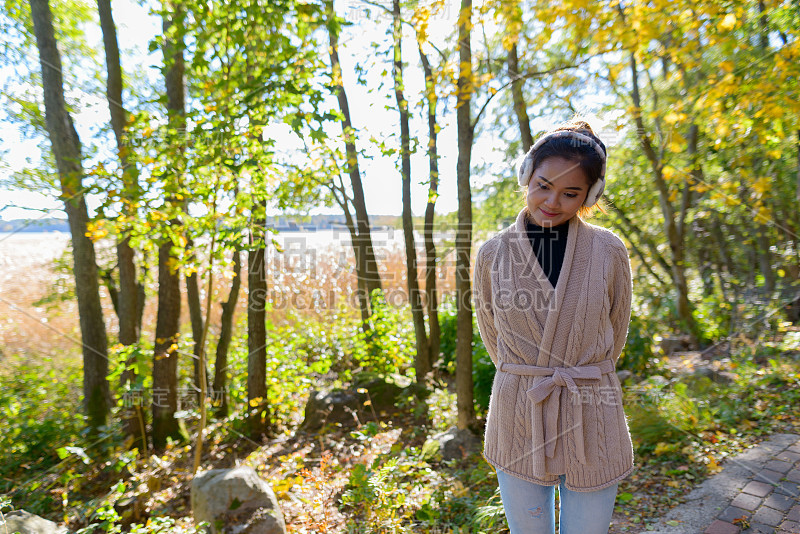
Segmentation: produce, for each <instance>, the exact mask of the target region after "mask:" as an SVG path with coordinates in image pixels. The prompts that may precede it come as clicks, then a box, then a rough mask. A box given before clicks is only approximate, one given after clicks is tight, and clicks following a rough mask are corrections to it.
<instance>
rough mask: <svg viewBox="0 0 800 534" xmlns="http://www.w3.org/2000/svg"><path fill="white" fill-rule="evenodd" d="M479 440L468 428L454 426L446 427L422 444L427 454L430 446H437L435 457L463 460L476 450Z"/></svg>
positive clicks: (479, 443)
mask: <svg viewBox="0 0 800 534" xmlns="http://www.w3.org/2000/svg"><path fill="white" fill-rule="evenodd" d="M480 445H481V442H480V440H479V439H478V438H477V436H475V434H473V433H472V432H470V431H469V430H459V429H458V428H456V427H453V428H450V429H448V430H447V431H446V432H442V433H440V434H436V435H435V436H433V437H432V438H431V439H430V440H428V442H426V444H425V445H424V446H423V451H425V453H427V454H428V456H429V457H431V456H432V455H430V451H431V449H432V448H438V454H437V455H435V457H436V458H437V459H438V457H441V459H442V460H445V461H446V460H463V459H464V458H466V457H467V456H469V455H470V453H472V452H474V451H476V450H478V448H479V447H480Z"/></svg>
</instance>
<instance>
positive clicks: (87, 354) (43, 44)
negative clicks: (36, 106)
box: [30, 0, 111, 432]
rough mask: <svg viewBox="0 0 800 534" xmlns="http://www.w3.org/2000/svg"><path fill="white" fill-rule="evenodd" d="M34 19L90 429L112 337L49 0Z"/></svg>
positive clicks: (104, 387) (102, 400) (100, 408)
mask: <svg viewBox="0 0 800 534" xmlns="http://www.w3.org/2000/svg"><path fill="white" fill-rule="evenodd" d="M30 7H31V19H32V20H33V29H34V33H35V35H36V45H37V47H38V49H39V62H40V64H41V69H42V89H43V92H44V93H43V94H44V104H45V123H46V126H47V133H48V136H49V137H50V143H51V144H52V148H53V155H54V156H55V160H56V166H57V168H58V175H59V180H60V182H61V194H62V198H63V199H64V209H65V211H66V212H67V218H68V220H69V227H70V233H71V235H72V254H73V272H74V275H75V292H76V293H77V297H78V314H79V319H80V328H81V342H82V352H83V397H84V399H83V402H84V410H85V413H86V414H87V416H88V425H89V428H90V429H92V431H93V432H94V431H96V430H97V429H98V428H99V427H101V426H103V425H105V424H106V418H107V415H108V411H109V407H110V406H111V393H110V389H109V387H108V379H107V378H106V376H107V375H108V340H107V337H106V326H105V322H104V321H103V308H102V306H101V304H100V283H99V280H98V276H97V263H96V259H95V252H94V243H92V241H91V239H89V238H88V237H87V236H86V226H87V223H88V220H89V214H88V211H87V208H86V201H85V199H84V196H83V191H84V188H83V166H82V160H81V157H82V156H81V142H80V139H79V138H78V133H77V132H76V131H75V127H74V125H73V123H72V117H71V116H70V114H69V112H68V111H67V105H66V101H65V99H64V80H63V77H62V74H61V55H60V53H59V51H58V46H57V43H56V38H55V31H54V29H53V16H52V13H51V12H50V5H49V4H48V1H47V0H30Z"/></svg>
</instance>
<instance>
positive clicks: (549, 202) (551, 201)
mask: <svg viewBox="0 0 800 534" xmlns="http://www.w3.org/2000/svg"><path fill="white" fill-rule="evenodd" d="M544 204H545V206H550V207H552V208H557V207H558V195H557V194H555V193H550V194H549V195H547V198H546V199H545V200H544Z"/></svg>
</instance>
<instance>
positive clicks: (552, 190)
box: [527, 157, 589, 226]
mask: <svg viewBox="0 0 800 534" xmlns="http://www.w3.org/2000/svg"><path fill="white" fill-rule="evenodd" d="M588 194H589V179H588V178H587V177H586V173H585V172H584V171H583V169H581V167H580V165H579V164H578V163H577V162H573V161H569V160H566V159H564V158H560V157H551V158H547V159H546V160H544V161H543V162H542V163H541V164H540V165H539V166H538V167H537V168H536V169H535V170H534V171H533V176H532V177H531V181H530V182H529V183H528V197H527V202H528V211H530V213H531V216H532V217H533V221H534V222H535V223H536V224H538V225H539V226H557V225H559V224H561V223H563V222H566V221H568V220H570V219H571V218H572V216H573V215H575V214H576V213H577V212H578V209H579V208H580V207H581V206H582V205H583V202H584V201H585V200H586V195H588Z"/></svg>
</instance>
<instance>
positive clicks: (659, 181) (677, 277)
mask: <svg viewBox="0 0 800 534" xmlns="http://www.w3.org/2000/svg"><path fill="white" fill-rule="evenodd" d="M630 66H631V83H632V98H633V105H634V120H635V122H636V131H637V132H638V135H639V142H640V143H641V145H642V149H643V151H644V153H645V155H646V156H647V159H648V160H649V161H650V165H651V167H652V176H653V181H654V182H655V185H656V189H658V198H659V203H660V205H661V213H662V215H663V216H664V232H665V234H666V237H667V241H668V242H669V248H670V260H671V262H670V267H671V269H670V274H671V275H672V283H673V284H674V285H675V290H676V291H677V303H676V308H677V312H678V320H679V322H680V323H681V327H682V328H683V329H685V331H686V333H687V334H688V335H689V336H690V337H691V338H692V342H693V344H697V343H698V338H699V335H698V327H697V323H696V322H695V320H694V317H693V315H692V307H691V304H690V303H689V288H688V284H687V283H686V270H685V265H684V252H685V251H684V243H683V239H682V236H681V235H680V233H679V227H678V224H676V222H675V210H674V208H673V206H672V203H671V202H670V200H669V188H668V186H667V183H666V181H665V180H664V176H663V165H662V162H661V160H660V158H659V157H658V155H657V154H656V153H655V150H654V149H653V146H652V144H651V143H650V138H649V137H648V135H647V131H646V130H645V127H644V121H643V120H642V113H641V109H642V107H641V98H640V97H639V81H638V73H639V71H638V68H637V66H636V58H635V57H634V56H633V54H631V56H630ZM687 187H688V185H687ZM681 226H682V225H681Z"/></svg>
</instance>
